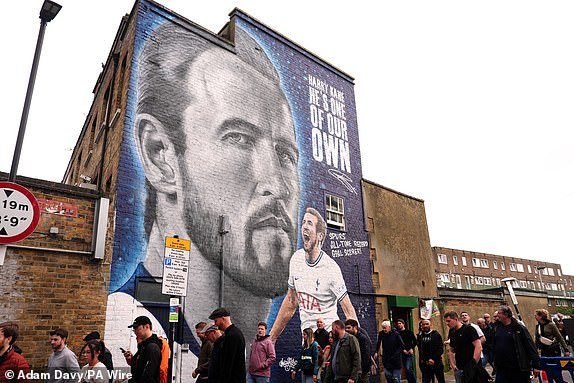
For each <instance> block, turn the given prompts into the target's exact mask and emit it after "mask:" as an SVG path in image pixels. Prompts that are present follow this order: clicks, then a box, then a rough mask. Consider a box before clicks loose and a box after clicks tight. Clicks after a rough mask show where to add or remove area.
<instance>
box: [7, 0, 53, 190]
mask: <svg viewBox="0 0 574 383" xmlns="http://www.w3.org/2000/svg"><path fill="white" fill-rule="evenodd" d="M60 9H62V6H61V5H60V4H57V3H55V2H53V1H51V0H44V4H42V9H40V31H39V32H38V41H37V42H36V51H35V52H34V61H33V62H32V70H31V72H30V79H29V80H28V90H27V91H26V100H25V101H24V109H23V110H22V118H21V119H20V128H19V129H18V138H17V139H16V147H15V148H14V157H13V158H12V167H11V168H10V178H9V181H10V182H15V181H16V173H17V172H18V163H19V162H20V153H21V152H22V143H23V142H24V133H25V132H26V123H27V122H28V112H29V111H30V103H31V102H32V93H34V83H35V82H36V73H37V72H38V63H39V62H40V52H42V42H43V41H44V32H45V30H46V25H47V24H48V23H49V22H50V21H52V20H53V19H54V17H56V15H57V14H58V12H60Z"/></svg>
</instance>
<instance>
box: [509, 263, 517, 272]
mask: <svg viewBox="0 0 574 383" xmlns="http://www.w3.org/2000/svg"><path fill="white" fill-rule="evenodd" d="M508 267H510V271H518V270H517V268H516V263H509V264H508Z"/></svg>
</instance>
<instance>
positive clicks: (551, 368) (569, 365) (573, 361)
mask: <svg viewBox="0 0 574 383" xmlns="http://www.w3.org/2000/svg"><path fill="white" fill-rule="evenodd" d="M540 367H541V369H542V373H541V374H540V375H539V376H538V380H539V381H540V383H546V382H550V379H553V380H554V381H555V382H558V383H566V381H565V380H564V378H563V376H562V371H568V372H570V377H571V378H572V382H574V357H569V356H555V357H549V356H541V357H540Z"/></svg>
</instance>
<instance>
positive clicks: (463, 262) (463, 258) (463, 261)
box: [462, 257, 466, 266]
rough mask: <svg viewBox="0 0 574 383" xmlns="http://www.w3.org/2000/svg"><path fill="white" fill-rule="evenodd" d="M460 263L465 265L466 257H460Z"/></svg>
mask: <svg viewBox="0 0 574 383" xmlns="http://www.w3.org/2000/svg"><path fill="white" fill-rule="evenodd" d="M462 265H463V266H466V257H462Z"/></svg>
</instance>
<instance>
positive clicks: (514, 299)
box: [501, 277, 522, 321]
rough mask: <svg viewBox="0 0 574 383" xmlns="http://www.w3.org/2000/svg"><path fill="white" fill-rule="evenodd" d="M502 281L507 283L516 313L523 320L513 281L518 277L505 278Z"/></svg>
mask: <svg viewBox="0 0 574 383" xmlns="http://www.w3.org/2000/svg"><path fill="white" fill-rule="evenodd" d="M501 282H503V283H505V284H506V288H507V289H508V294H510V299H512V304H513V305H514V309H515V310H516V315H517V316H518V319H519V320H520V321H522V317H521V316H520V311H518V299H516V294H515V293H514V288H513V287H512V283H514V282H516V278H514V277H508V278H504V279H502V280H501Z"/></svg>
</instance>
